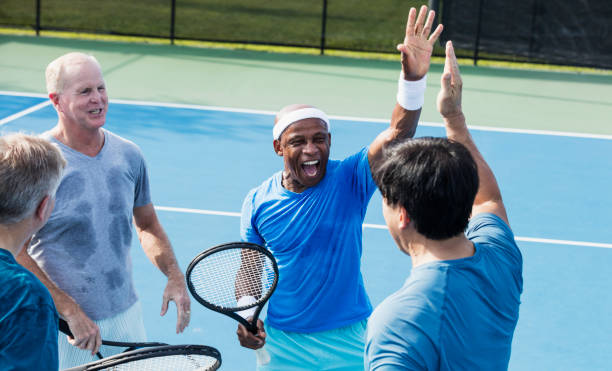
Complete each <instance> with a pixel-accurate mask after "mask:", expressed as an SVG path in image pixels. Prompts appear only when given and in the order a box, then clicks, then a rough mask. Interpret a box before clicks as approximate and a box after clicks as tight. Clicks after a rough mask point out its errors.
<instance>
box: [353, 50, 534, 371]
mask: <svg viewBox="0 0 612 371" xmlns="http://www.w3.org/2000/svg"><path fill="white" fill-rule="evenodd" d="M462 85H463V84H462V81H461V76H460V74H459V67H458V65H457V59H456V57H455V53H454V50H453V45H452V43H451V42H450V41H449V42H447V44H446V62H445V65H444V73H443V74H442V83H441V86H442V88H441V90H440V93H439V94H438V100H437V106H438V110H439V111H440V114H441V115H442V118H443V119H444V124H445V127H446V135H447V138H417V139H415V140H413V141H409V142H402V143H393V144H392V145H389V146H386V147H385V149H384V160H383V161H381V163H380V166H378V167H377V168H376V169H374V170H373V174H374V179H375V181H376V184H377V185H378V187H379V189H380V191H381V193H382V196H383V204H382V210H383V215H384V218H385V222H386V224H387V226H388V227H389V232H390V234H391V236H392V237H393V239H394V240H395V243H396V244H397V246H398V247H399V249H400V250H401V251H402V252H404V253H406V254H408V255H410V257H411V261H412V270H411V271H410V275H409V276H408V278H407V279H406V281H405V283H404V285H403V286H402V288H401V289H400V290H398V291H397V292H395V293H394V294H392V295H391V296H389V297H388V298H386V299H385V300H384V301H383V302H382V303H381V304H380V305H378V307H377V308H376V309H375V310H374V312H373V313H372V316H371V317H370V319H369V321H368V326H367V335H366V350H365V369H366V370H378V371H381V370H385V371H400V370H487V371H492V370H507V369H508V362H509V361H510V351H511V345H512V337H513V334H514V330H515V328H516V324H517V321H518V317H519V306H520V295H521V293H522V291H523V277H522V270H523V259H522V255H521V252H520V250H519V248H518V246H517V245H516V242H515V239H514V234H513V233H512V230H511V229H510V226H509V223H508V216H507V214H506V208H505V206H504V203H503V201H502V196H501V192H500V189H499V186H498V185H497V181H496V180H495V176H494V175H493V172H492V171H491V169H490V167H489V166H488V165H487V162H486V161H485V159H484V157H483V156H482V154H481V153H480V151H479V150H478V148H477V147H476V144H475V143H474V141H473V140H472V137H471V135H470V133H469V131H468V128H467V126H466V120H465V116H464V114H463V110H462V106H461V90H462Z"/></svg>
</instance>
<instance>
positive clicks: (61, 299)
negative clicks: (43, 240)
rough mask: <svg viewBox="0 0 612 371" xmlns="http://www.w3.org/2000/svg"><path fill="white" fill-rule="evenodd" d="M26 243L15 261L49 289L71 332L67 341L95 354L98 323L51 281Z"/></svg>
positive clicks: (98, 335) (98, 341)
mask: <svg viewBox="0 0 612 371" xmlns="http://www.w3.org/2000/svg"><path fill="white" fill-rule="evenodd" d="M27 245H29V241H28V242H26V246H24V248H23V249H21V253H20V254H19V255H18V256H17V261H18V262H19V264H21V265H22V266H24V267H25V268H26V269H27V270H29V271H30V272H32V273H33V274H34V275H35V276H36V277H38V279H39V280H40V281H41V282H42V283H43V285H45V287H46V288H47V290H49V293H50V294H51V297H52V298H53V302H54V304H55V308H56V309H57V311H58V313H59V315H60V316H61V317H62V318H64V319H65V320H66V322H67V323H68V327H69V328H70V331H71V332H72V335H73V338H72V339H70V340H69V342H70V343H71V344H72V345H74V346H76V347H78V348H80V349H85V350H90V351H91V354H92V355H93V354H95V353H96V352H97V351H98V349H100V345H102V340H101V338H100V329H99V328H98V325H96V324H95V323H94V322H93V321H92V320H91V319H90V318H89V317H88V316H87V315H86V314H85V312H83V310H82V309H81V307H80V306H79V305H78V304H77V303H76V301H74V299H73V298H72V297H71V296H70V295H68V294H66V293H65V292H64V291H63V290H61V289H60V288H59V287H57V285H56V284H55V283H54V282H53V281H51V279H50V278H49V276H47V274H46V273H45V272H44V271H43V270H42V269H41V268H40V267H39V266H38V264H37V263H36V261H34V259H32V257H31V256H30V255H29V254H28V252H27Z"/></svg>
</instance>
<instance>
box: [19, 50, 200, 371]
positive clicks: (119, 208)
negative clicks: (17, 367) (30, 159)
mask: <svg viewBox="0 0 612 371" xmlns="http://www.w3.org/2000/svg"><path fill="white" fill-rule="evenodd" d="M46 82H47V91H48V93H49V99H50V100H51V102H52V103H53V106H54V107H55V109H56V111H57V115H58V123H57V125H56V126H55V127H54V128H53V129H51V130H50V131H48V132H46V133H44V134H43V137H44V138H47V139H49V140H50V141H52V142H54V143H55V144H57V145H58V146H59V147H60V149H61V151H62V152H63V154H64V156H65V157H66V160H67V161H68V166H67V169H66V174H65V176H64V178H63V180H62V183H61V184H60V187H59V189H58V192H57V205H56V208H55V211H54V213H53V214H52V215H51V218H50V219H49V222H48V223H47V225H46V226H45V227H44V228H43V229H41V230H40V231H39V232H38V233H36V234H35V235H34V236H33V238H32V242H31V244H30V246H29V247H28V249H27V253H26V252H24V253H22V254H21V255H20V256H19V261H20V263H22V264H23V265H24V266H25V267H27V268H28V269H30V270H31V271H32V272H33V273H34V274H36V275H37V276H38V277H39V278H40V279H41V281H42V282H43V283H44V284H45V285H46V286H47V288H48V289H49V291H50V292H51V295H52V296H53V300H54V301H55V305H56V307H57V310H58V312H59V314H60V316H61V317H63V318H64V319H65V320H66V322H67V323H68V325H69V327H70V330H71V332H72V334H73V335H74V338H67V337H66V336H63V335H60V336H59V353H60V367H61V368H67V367H72V366H75V365H78V364H82V363H85V362H88V361H91V360H93V359H94V358H93V355H94V354H95V353H96V352H97V351H98V349H99V348H100V345H101V340H100V339H101V336H102V337H103V338H105V339H114V340H123V341H142V340H144V339H145V330H144V324H143V320H142V313H141V308H140V304H139V301H138V298H137V296H136V292H135V290H134V284H133V280H132V266H131V261H130V253H129V248H130V245H131V240H132V221H133V223H134V225H135V226H136V231H137V233H138V237H139V239H140V242H141V245H142V247H143V249H144V251H145V253H146V255H147V256H148V257H149V259H150V260H151V261H152V262H153V264H154V265H155V266H157V267H158V268H159V269H160V270H161V271H162V272H163V273H164V274H165V275H166V276H167V277H168V283H167V285H166V288H165V290H164V293H163V301H162V310H161V314H162V315H164V314H165V313H166V311H167V309H168V303H169V301H174V302H175V304H176V306H177V314H178V319H177V324H176V331H177V333H178V332H182V331H183V329H184V328H185V327H186V326H187V325H188V323H189V314H190V300H189V296H188V294H187V290H186V286H185V280H184V276H183V273H182V271H181V269H180V268H179V266H178V263H177V261H176V258H175V256H174V252H173V250H172V246H171V245H170V241H169V240H168V237H167V236H166V233H165V232H164V229H163V227H162V226H161V224H160V222H159V220H158V219H157V215H156V213H155V209H154V207H153V204H152V202H151V195H150V191H149V179H148V175H147V168H146V165H145V161H144V158H143V156H142V153H141V152H140V149H139V148H138V147H137V146H136V145H135V144H134V143H132V142H130V141H128V140H126V139H123V138H121V137H119V136H117V135H115V134H113V133H111V132H110V131H108V130H105V129H103V126H104V124H105V122H106V113H107V110H108V96H107V93H106V84H105V82H104V78H103V77H102V70H101V68H100V64H99V63H98V61H97V60H96V59H95V58H94V57H93V56H89V55H85V54H83V53H68V54H66V55H63V56H61V57H59V58H57V59H56V60H54V61H53V62H51V63H50V64H49V66H48V67H47V70H46ZM114 351H116V350H114ZM112 353H113V349H105V350H103V354H104V355H110V354H112Z"/></svg>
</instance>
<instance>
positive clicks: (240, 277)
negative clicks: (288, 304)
mask: <svg viewBox="0 0 612 371" xmlns="http://www.w3.org/2000/svg"><path fill="white" fill-rule="evenodd" d="M272 264H273V263H272V262H271V260H270V258H269V257H268V256H267V255H265V254H263V253H261V252H258V251H256V250H251V249H226V250H221V251H218V252H215V253H213V254H210V255H208V256H206V257H205V258H203V259H201V260H200V261H199V262H198V263H197V265H196V266H195V267H194V268H193V270H192V272H191V278H190V279H191V282H192V284H193V286H194V289H195V291H196V293H197V294H198V295H199V296H200V297H201V298H202V299H203V300H205V301H207V302H208V303H210V304H213V305H215V306H217V307H221V308H224V309H237V308H239V307H238V304H237V302H238V299H239V298H240V297H242V296H253V297H255V298H256V299H257V303H259V302H261V301H262V300H263V299H266V298H267V296H268V292H269V291H270V289H271V288H272V285H273V283H274V279H275V271H274V268H273V266H272ZM253 305H254V304H253ZM250 306H252V305H249V307H250Z"/></svg>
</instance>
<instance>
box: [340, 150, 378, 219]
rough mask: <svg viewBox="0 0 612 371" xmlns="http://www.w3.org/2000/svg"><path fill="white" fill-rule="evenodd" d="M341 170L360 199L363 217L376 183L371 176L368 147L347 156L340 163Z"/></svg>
mask: <svg viewBox="0 0 612 371" xmlns="http://www.w3.org/2000/svg"><path fill="white" fill-rule="evenodd" d="M340 166H341V168H342V171H344V172H346V176H345V179H350V180H351V189H352V190H353V192H354V194H355V196H356V197H357V199H358V200H360V201H361V204H362V205H363V207H362V217H365V212H366V209H367V206H368V202H370V199H371V198H372V195H373V194H374V192H375V191H376V183H375V182H374V178H373V177H372V171H371V169H370V162H369V161H368V147H364V148H362V149H361V151H359V152H357V153H356V154H354V155H352V156H349V157H347V158H346V159H344V160H343V161H342V163H341V165H340Z"/></svg>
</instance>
